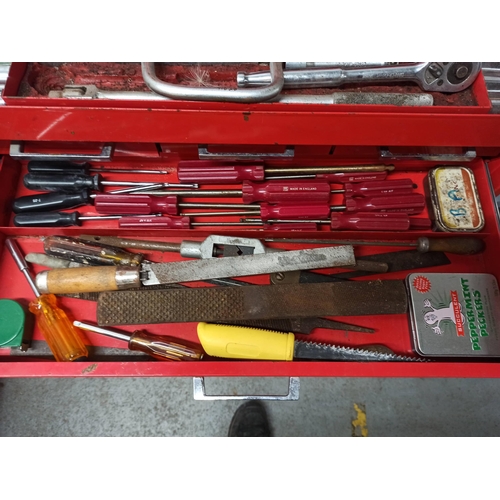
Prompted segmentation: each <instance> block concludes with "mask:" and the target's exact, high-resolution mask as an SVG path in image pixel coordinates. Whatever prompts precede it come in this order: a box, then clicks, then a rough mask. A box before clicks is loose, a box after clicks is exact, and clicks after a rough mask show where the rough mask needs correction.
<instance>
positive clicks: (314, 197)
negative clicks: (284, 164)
mask: <svg viewBox="0 0 500 500" xmlns="http://www.w3.org/2000/svg"><path fill="white" fill-rule="evenodd" d="M242 198H243V203H254V202H259V201H267V202H268V203H297V202H306V203H328V201H329V200H330V184H328V182H326V181H316V180H311V181H307V180H303V181H299V180H288V181H278V180H273V181H267V182H260V183H256V182H251V181H243V183H242Z"/></svg>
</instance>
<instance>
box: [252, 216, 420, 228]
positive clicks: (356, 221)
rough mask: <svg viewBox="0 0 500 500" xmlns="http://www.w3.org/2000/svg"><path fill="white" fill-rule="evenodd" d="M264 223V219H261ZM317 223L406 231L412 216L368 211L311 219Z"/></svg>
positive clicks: (282, 221) (272, 222) (331, 225)
mask: <svg viewBox="0 0 500 500" xmlns="http://www.w3.org/2000/svg"><path fill="white" fill-rule="evenodd" d="M243 222H248V223H251V224H254V223H255V222H259V219H244V220H243ZM260 222H261V223H262V222H263V221H262V220H260ZM293 222H296V221H294V220H272V219H271V220H268V221H267V223H270V224H274V223H280V224H287V223H293ZM309 222H314V223H316V224H329V225H330V228H331V229H334V230H338V229H347V230H354V231H406V230H408V229H409V228H410V218H409V217H408V215H407V214H402V213H387V212H386V213H383V212H368V213H356V214H332V215H331V217H330V220H328V219H324V220H323V219H319V220H311V221H309Z"/></svg>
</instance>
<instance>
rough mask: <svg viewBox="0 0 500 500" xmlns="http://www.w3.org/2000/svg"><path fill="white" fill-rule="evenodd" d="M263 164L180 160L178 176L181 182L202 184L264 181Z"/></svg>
mask: <svg viewBox="0 0 500 500" xmlns="http://www.w3.org/2000/svg"><path fill="white" fill-rule="evenodd" d="M264 175H265V172H264V165H263V164H239V165H238V164H236V163H229V162H217V161H211V160H197V161H196V160H194V161H180V162H179V164H178V167H177V177H178V178H179V181H180V182H197V183H200V184H239V183H241V182H243V181H263V180H264Z"/></svg>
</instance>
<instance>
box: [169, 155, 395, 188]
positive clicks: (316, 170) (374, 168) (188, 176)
mask: <svg viewBox="0 0 500 500" xmlns="http://www.w3.org/2000/svg"><path fill="white" fill-rule="evenodd" d="M393 169H394V167H393V166H386V165H360V166H356V165H354V166H344V167H293V168H274V169H269V168H267V169H266V168H264V164H263V163H262V162H248V163H239V164H238V163H235V162H230V161H217V160H192V161H180V162H179V164H178V167H177V176H178V178H179V181H181V182H199V183H200V184H239V183H240V182H242V181H244V180H249V181H263V180H264V179H266V180H270V178H269V176H268V174H283V176H281V175H278V176H276V177H273V179H283V178H305V177H314V176H316V175H322V176H325V177H323V178H324V179H327V176H330V175H332V176H334V177H332V178H328V180H330V181H331V182H334V178H335V179H338V182H342V179H344V178H345V176H352V175H353V174H358V173H359V174H361V175H362V176H363V175H365V174H367V173H374V174H375V173H381V174H382V175H381V176H377V177H376V178H377V180H382V179H384V178H385V176H386V175H387V171H388V170H393ZM294 174H295V175H294ZM361 180H368V179H361ZM373 180H375V179H373ZM348 181H349V182H353V181H354V179H353V178H352V177H351V178H350V179H349V180H348Z"/></svg>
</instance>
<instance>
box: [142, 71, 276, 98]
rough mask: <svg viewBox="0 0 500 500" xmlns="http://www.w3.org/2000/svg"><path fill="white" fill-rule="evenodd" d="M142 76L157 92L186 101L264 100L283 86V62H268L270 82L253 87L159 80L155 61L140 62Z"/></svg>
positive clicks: (272, 95) (271, 96)
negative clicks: (177, 82)
mask: <svg viewBox="0 0 500 500" xmlns="http://www.w3.org/2000/svg"><path fill="white" fill-rule="evenodd" d="M141 69H142V77H143V78H144V82H145V83H146V85H147V86H148V87H149V88H150V89H151V90H152V91H153V92H156V93H157V94H161V95H163V96H166V97H170V98H171V99H183V100H188V101H223V102H245V103H252V102H264V101H268V100H269V99H272V98H273V97H276V96H277V95H278V94H279V93H280V92H281V89H282V88H283V84H284V82H285V80H284V78H283V63H280V62H279V63H278V62H272V63H269V71H270V73H271V82H270V83H269V84H266V85H263V86H261V87H259V88H254V89H223V88H211V87H187V86H186V85H176V84H173V83H167V82H164V81H162V80H160V79H159V78H158V77H157V76H156V71H155V63H151V62H143V63H141Z"/></svg>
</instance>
